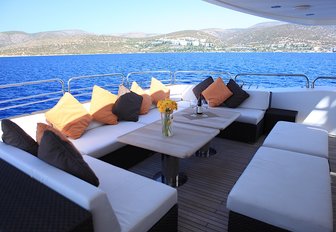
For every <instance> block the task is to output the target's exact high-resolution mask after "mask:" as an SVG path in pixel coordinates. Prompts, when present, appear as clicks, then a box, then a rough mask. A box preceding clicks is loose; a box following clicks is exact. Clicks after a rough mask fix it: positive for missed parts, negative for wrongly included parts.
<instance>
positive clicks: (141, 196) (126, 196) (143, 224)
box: [84, 154, 177, 232]
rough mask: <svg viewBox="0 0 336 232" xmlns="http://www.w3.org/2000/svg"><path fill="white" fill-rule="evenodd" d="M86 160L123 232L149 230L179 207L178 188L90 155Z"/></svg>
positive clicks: (85, 157)
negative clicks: (173, 208) (170, 211)
mask: <svg viewBox="0 0 336 232" xmlns="http://www.w3.org/2000/svg"><path fill="white" fill-rule="evenodd" d="M134 155H136V154H134ZM84 160H85V161H86V162H87V163H88V164H89V166H90V167H91V168H92V170H93V171H94V172H95V174H96V175H97V177H98V178H99V180H100V185H99V188H100V189H102V190H103V191H104V192H106V194H107V196H108V198H109V201H110V202H111V204H112V205H113V209H114V211H115V213H116V216H117V218H118V221H119V223H120V226H121V230H122V231H134V232H137V231H148V230H149V229H150V228H151V227H153V225H155V223H156V222H158V221H159V220H160V218H162V217H163V216H164V215H165V214H166V213H167V212H168V211H169V210H170V209H171V208H172V207H173V206H174V205H175V204H177V191H176V189H174V188H171V187H169V186H167V185H164V184H162V183H159V182H156V181H154V180H151V179H148V178H146V177H143V176H140V175H137V174H134V173H132V172H129V171H126V170H124V169H121V168H118V167H115V166H112V165H109V164H107V163H105V162H102V161H100V160H98V159H95V158H92V157H90V156H84Z"/></svg>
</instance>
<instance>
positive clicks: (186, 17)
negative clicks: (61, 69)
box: [0, 0, 271, 34]
mask: <svg viewBox="0 0 336 232" xmlns="http://www.w3.org/2000/svg"><path fill="white" fill-rule="evenodd" d="M268 21H271V20H269V19H265V18H260V17H255V16H251V15H247V14H244V13H239V12H236V11H233V10H229V9H225V8H222V7H219V6H216V5H213V4H210V3H207V2H205V1H202V0H0V32H4V31H24V32H27V33H35V32H41V31H55V30H73V29H79V30H84V31H87V32H91V33H95V34H116V33H130V32H144V33H169V32H174V31H179V30H198V29H205V28H222V29H229V28H246V27H249V26H253V25H255V24H257V23H261V22H268Z"/></svg>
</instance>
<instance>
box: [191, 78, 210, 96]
mask: <svg viewBox="0 0 336 232" xmlns="http://www.w3.org/2000/svg"><path fill="white" fill-rule="evenodd" d="M213 82H214V80H213V78H212V77H211V76H209V77H208V78H206V79H205V80H203V81H202V82H200V83H198V85H196V86H195V87H194V88H193V89H192V91H193V93H194V94H195V97H196V99H198V98H199V97H200V95H201V93H202V92H203V91H204V90H205V89H206V88H208V87H209V85H211V84H212V83H213Z"/></svg>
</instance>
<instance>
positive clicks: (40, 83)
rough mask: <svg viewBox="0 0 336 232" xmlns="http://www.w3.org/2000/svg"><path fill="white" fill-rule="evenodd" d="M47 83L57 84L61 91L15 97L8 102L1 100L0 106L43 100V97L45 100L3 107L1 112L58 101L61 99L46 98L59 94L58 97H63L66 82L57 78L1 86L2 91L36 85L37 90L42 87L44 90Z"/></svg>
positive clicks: (0, 109) (7, 100)
mask: <svg viewBox="0 0 336 232" xmlns="http://www.w3.org/2000/svg"><path fill="white" fill-rule="evenodd" d="M45 83H57V84H59V85H60V90H57V91H53V92H43V93H39V94H31V95H27V96H24V97H14V98H10V99H6V100H0V105H1V104H6V103H15V102H19V101H25V100H30V99H36V98H42V97H43V98H44V99H41V100H35V101H29V102H26V103H18V104H15V105H11V106H5V107H1V108H0V111H4V110H8V109H13V108H19V107H23V106H29V105H35V104H39V103H45V102H49V101H54V100H58V99H59V97H50V98H45V97H48V96H53V95H57V94H58V95H60V94H62V95H63V94H64V93H65V90H64V82H63V81H62V80H61V79H57V78H56V79H48V80H41V81H30V82H22V83H14V84H6V85H0V89H9V88H16V87H27V86H34V85H36V86H37V88H38V87H40V88H39V89H41V90H44V89H45V88H43V84H45Z"/></svg>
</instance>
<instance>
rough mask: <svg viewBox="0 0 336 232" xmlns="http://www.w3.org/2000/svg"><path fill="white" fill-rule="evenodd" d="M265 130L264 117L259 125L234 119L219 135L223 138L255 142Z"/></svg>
mask: <svg viewBox="0 0 336 232" xmlns="http://www.w3.org/2000/svg"><path fill="white" fill-rule="evenodd" d="M263 132H264V119H262V120H261V121H260V122H259V123H258V124H257V125H253V124H249V123H244V122H237V121H234V122H233V123H231V125H230V126H228V127H227V128H225V129H224V130H222V131H221V132H220V134H219V135H218V136H219V137H221V138H226V139H233V140H238V141H242V142H247V143H255V142H256V141H257V140H258V139H259V137H260V136H261V135H262V134H263Z"/></svg>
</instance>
